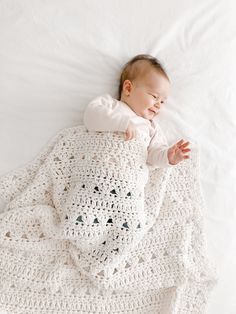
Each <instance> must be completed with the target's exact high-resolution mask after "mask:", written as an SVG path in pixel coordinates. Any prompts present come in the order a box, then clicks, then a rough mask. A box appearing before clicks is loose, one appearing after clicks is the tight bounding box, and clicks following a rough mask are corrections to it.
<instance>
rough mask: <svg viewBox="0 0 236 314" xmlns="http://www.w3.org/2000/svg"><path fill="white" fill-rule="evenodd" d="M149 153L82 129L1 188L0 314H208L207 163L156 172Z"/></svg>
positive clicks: (142, 143) (137, 143) (67, 132)
mask: <svg viewBox="0 0 236 314" xmlns="http://www.w3.org/2000/svg"><path fill="white" fill-rule="evenodd" d="M147 145H148V139H147V138H144V137H143V136H141V134H140V135H139V134H138V135H137V138H136V139H133V140H131V141H124V140H123V135H122V133H121V132H88V131H87V130H86V128H85V127H84V126H83V125H80V126H76V127H72V128H67V129H64V130H62V131H60V132H59V133H58V134H56V136H55V137H54V138H53V139H52V140H51V141H50V142H49V143H48V144H47V145H46V147H45V148H44V150H42V152H41V153H40V154H39V155H38V156H37V157H36V158H35V159H34V160H33V161H31V162H29V163H27V164H26V165H24V166H22V167H21V168H19V169H16V170H14V171H11V172H10V173H8V174H6V175H4V176H2V177H1V178H0V196H1V198H2V199H3V200H4V202H5V206H4V208H3V212H2V213H0V247H1V257H0V313H2V314H3V313H5V314H29V313H32V314H33V313H34V314H43V313H50V314H56V313H58V314H62V313H63V314H73V313H83V314H90V313H96V314H97V313H98V314H108V313H113V314H121V313H128V314H131V313H132V314H141V313H142V314H157V313H160V314H182V313H183V314H185V313H186V314H187V313H188V314H189V313H192V314H195V313H196V314H197V313H204V311H205V309H206V305H207V300H208V297H209V294H210V292H211V291H212V289H213V287H214V285H215V284H216V283H217V273H216V269H215V266H214V265H213V264H212V263H211V261H210V260H209V259H208V256H207V246H206V240H205V234H204V220H203V212H204V207H205V205H204V200H203V196H202V192H201V187H200V180H199V153H198V151H197V150H196V151H193V152H192V154H191V158H190V159H188V160H185V161H184V162H181V163H180V164H178V165H177V166H175V167H171V168H155V167H152V166H148V165H147V164H146V157H147Z"/></svg>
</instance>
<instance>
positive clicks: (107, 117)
mask: <svg viewBox="0 0 236 314" xmlns="http://www.w3.org/2000/svg"><path fill="white" fill-rule="evenodd" d="M129 121H130V117H129V116H127V115H126V114H125V112H124V110H123V108H122V107H121V106H120V104H119V102H118V101H116V100H115V99H113V98H112V97H111V96H110V95H108V94H107V95H103V96H99V97H97V98H95V99H94V100H92V101H91V102H90V103H89V104H88V106H87V107H86V109H85V112H84V118H83V122H84V125H85V126H86V128H87V129H88V130H89V131H120V132H125V131H126V129H127V127H128V125H129Z"/></svg>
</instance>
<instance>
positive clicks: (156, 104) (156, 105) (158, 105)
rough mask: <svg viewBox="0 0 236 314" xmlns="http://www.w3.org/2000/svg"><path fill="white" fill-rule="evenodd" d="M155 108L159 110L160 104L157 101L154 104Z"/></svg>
mask: <svg viewBox="0 0 236 314" xmlns="http://www.w3.org/2000/svg"><path fill="white" fill-rule="evenodd" d="M155 107H157V108H158V109H160V103H159V101H158V102H157V103H155Z"/></svg>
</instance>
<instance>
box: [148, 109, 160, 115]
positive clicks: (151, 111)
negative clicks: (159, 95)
mask: <svg viewBox="0 0 236 314" xmlns="http://www.w3.org/2000/svg"><path fill="white" fill-rule="evenodd" d="M148 110H149V111H151V112H153V113H155V114H156V113H158V111H154V110H152V109H148Z"/></svg>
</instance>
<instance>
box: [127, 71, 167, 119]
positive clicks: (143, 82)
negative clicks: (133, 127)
mask: <svg viewBox="0 0 236 314" xmlns="http://www.w3.org/2000/svg"><path fill="white" fill-rule="evenodd" d="M169 91H170V83H169V81H168V79H167V78H166V77H165V76H164V75H162V74H160V73H158V72H157V71H155V70H150V71H149V72H148V73H147V74H146V75H145V76H143V77H142V78H139V79H137V80H134V81H133V82H132V83H131V82H130V81H129V80H127V81H125V82H124V85H123V96H122V98H121V100H122V101H124V102H125V103H126V104H127V105H128V106H129V107H130V108H131V109H132V110H133V111H134V112H135V113H136V114H137V115H138V116H141V117H143V118H145V119H148V120H152V119H153V118H154V117H155V116H156V115H157V114H158V113H159V111H160V108H161V106H162V105H163V104H164V102H165V100H166V98H167V96H168V94H169Z"/></svg>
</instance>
